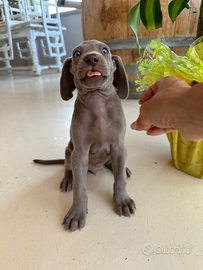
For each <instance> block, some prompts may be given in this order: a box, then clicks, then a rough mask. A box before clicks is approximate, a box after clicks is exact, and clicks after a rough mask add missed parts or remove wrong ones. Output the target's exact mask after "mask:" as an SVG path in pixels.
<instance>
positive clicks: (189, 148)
mask: <svg viewBox="0 0 203 270" xmlns="http://www.w3.org/2000/svg"><path fill="white" fill-rule="evenodd" d="M166 135H167V137H168V140H169V142H170V146H171V156H172V158H173V162H174V165H175V167H176V168H177V169H178V170H180V171H183V172H185V173H188V174H190V175H193V176H195V177H198V178H203V141H198V142H192V141H189V140H187V139H186V138H184V137H183V136H181V135H180V134H179V132H178V131H173V132H169V133H167V134H166Z"/></svg>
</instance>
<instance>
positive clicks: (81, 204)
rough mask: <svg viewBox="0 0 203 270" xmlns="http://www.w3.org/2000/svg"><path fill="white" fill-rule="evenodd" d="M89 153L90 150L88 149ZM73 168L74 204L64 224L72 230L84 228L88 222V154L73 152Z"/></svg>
mask: <svg viewBox="0 0 203 270" xmlns="http://www.w3.org/2000/svg"><path fill="white" fill-rule="evenodd" d="M87 153H88V151H87ZM71 168H72V173H73V204H72V206H71V208H70V210H69V212H68V213H67V215H66V216H65V217H64V220H63V224H65V228H66V230H68V229H70V231H71V232H73V231H76V230H77V229H82V228H83V227H84V226H85V223H86V215H87V212H88V210H87V200H88V197H87V188H86V180H87V170H88V155H87V154H85V155H83V154H82V153H81V151H78V150H76V149H75V150H74V151H73V152H72V154H71Z"/></svg>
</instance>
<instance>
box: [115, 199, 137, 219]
mask: <svg viewBox="0 0 203 270" xmlns="http://www.w3.org/2000/svg"><path fill="white" fill-rule="evenodd" d="M114 202H115V205H116V213H117V214H118V215H119V216H122V215H123V216H125V217H130V215H131V214H134V213H135V209H136V206H135V202H134V201H133V199H131V198H130V197H129V196H128V195H125V196H114Z"/></svg>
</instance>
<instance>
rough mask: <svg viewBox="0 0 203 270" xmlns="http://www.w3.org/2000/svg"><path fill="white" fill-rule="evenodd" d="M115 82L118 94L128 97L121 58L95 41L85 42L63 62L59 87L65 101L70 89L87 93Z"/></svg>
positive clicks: (68, 96)
mask: <svg viewBox="0 0 203 270" xmlns="http://www.w3.org/2000/svg"><path fill="white" fill-rule="evenodd" d="M112 85H114V86H115V87H116V88H117V93H118V96H119V97H120V98H122V99H125V98H127V96H128V90H129V89H128V81H127V76H126V73H125V70H124V66H123V63H122V60H121V58H120V57H119V56H116V55H112V54H111V52H110V49H109V47H108V46H107V45H106V44H104V43H102V42H99V41H96V40H88V41H84V42H83V43H81V44H80V45H78V46H77V47H76V48H75V49H74V50H73V52H72V57H70V58H67V59H66V60H65V62H64V64H63V69H62V75H61V81H60V87H61V96H62V98H63V99H64V100H69V99H70V98H71V97H72V91H73V90H74V89H75V88H77V89H78V91H82V92H84V93H87V92H89V91H94V90H99V89H103V90H105V89H107V88H108V87H111V86H112Z"/></svg>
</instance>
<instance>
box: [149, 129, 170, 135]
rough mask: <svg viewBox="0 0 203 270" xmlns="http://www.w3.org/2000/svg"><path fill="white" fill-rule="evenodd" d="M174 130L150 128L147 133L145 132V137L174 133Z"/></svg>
mask: <svg viewBox="0 0 203 270" xmlns="http://www.w3.org/2000/svg"><path fill="white" fill-rule="evenodd" d="M174 130H175V129H173V128H158V127H151V128H150V129H149V130H148V131H147V135H150V136H159V135H162V134H166V133H168V132H171V131H174Z"/></svg>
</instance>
